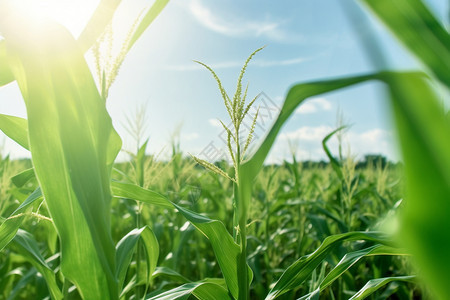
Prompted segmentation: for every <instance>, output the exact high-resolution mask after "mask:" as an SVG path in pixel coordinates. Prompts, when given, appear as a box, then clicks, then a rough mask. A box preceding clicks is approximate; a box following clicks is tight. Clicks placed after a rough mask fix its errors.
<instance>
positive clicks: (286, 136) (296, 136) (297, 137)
mask: <svg viewBox="0 0 450 300" xmlns="http://www.w3.org/2000/svg"><path fill="white" fill-rule="evenodd" d="M331 131H333V128H332V127H330V126H326V125H322V126H318V127H311V126H304V127H300V128H299V129H297V130H295V131H291V132H287V133H283V134H281V140H284V141H287V140H292V141H300V144H301V142H302V141H309V142H314V141H319V142H320V141H322V139H323V138H324V137H325V136H326V135H327V134H328V133H330V132H331Z"/></svg>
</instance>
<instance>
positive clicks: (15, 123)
mask: <svg viewBox="0 0 450 300" xmlns="http://www.w3.org/2000/svg"><path fill="white" fill-rule="evenodd" d="M0 130H1V131H3V133H4V134H5V135H6V136H8V137H9V138H11V139H12V140H13V141H15V142H16V143H18V144H19V145H20V146H22V147H24V148H25V149H27V150H29V146H28V122H27V120H25V119H23V118H19V117H14V116H8V115H3V114H0Z"/></svg>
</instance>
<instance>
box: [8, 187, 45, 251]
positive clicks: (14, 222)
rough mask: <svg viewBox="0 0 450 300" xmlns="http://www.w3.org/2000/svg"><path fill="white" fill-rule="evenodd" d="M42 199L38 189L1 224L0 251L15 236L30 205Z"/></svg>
mask: <svg viewBox="0 0 450 300" xmlns="http://www.w3.org/2000/svg"><path fill="white" fill-rule="evenodd" d="M39 199H42V193H41V190H40V189H39V188H38V189H36V190H35V191H34V192H33V193H32V194H31V195H30V196H28V198H27V199H26V200H25V201H24V202H23V203H22V204H21V205H20V206H19V207H18V208H17V209H16V210H15V211H14V212H13V213H12V214H11V215H10V216H9V218H7V219H6V220H5V221H4V222H3V223H2V225H0V251H1V250H3V248H5V247H6V246H7V245H8V244H9V243H10V242H11V241H12V239H13V238H14V236H15V235H16V233H17V230H19V227H20V225H21V224H22V221H23V219H24V217H25V214H26V212H27V211H28V210H29V208H30V205H31V204H32V203H34V202H35V201H36V200H39Z"/></svg>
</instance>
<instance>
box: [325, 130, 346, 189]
mask: <svg viewBox="0 0 450 300" xmlns="http://www.w3.org/2000/svg"><path fill="white" fill-rule="evenodd" d="M343 129H345V126H342V127H339V128H338V129H336V130H333V131H332V132H330V133H329V134H328V135H327V136H326V137H325V138H324V139H323V140H322V147H323V150H324V151H325V154H326V155H327V157H328V159H329V160H330V163H331V167H332V168H333V170H334V172H335V173H336V175H337V176H338V177H339V179H340V180H344V175H343V174H342V169H341V164H340V163H339V162H338V161H337V159H336V158H334V156H333V155H332V154H331V151H330V149H329V148H328V146H327V143H328V141H329V140H330V139H331V137H332V136H333V135H335V134H336V133H338V132H339V131H341V130H343Z"/></svg>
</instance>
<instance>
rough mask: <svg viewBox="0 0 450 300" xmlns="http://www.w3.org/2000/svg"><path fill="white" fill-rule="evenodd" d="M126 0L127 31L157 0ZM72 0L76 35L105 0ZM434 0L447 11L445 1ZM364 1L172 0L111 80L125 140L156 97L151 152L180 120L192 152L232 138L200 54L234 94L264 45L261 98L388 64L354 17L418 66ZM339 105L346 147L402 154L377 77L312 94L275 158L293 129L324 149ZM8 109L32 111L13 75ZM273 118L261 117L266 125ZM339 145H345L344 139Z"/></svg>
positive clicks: (16, 153)
mask: <svg viewBox="0 0 450 300" xmlns="http://www.w3.org/2000/svg"><path fill="white" fill-rule="evenodd" d="M81 2H82V1H81ZM126 2H127V1H124V3H123V5H122V7H120V9H121V13H120V15H119V16H118V19H117V20H116V27H115V28H119V29H118V36H117V40H118V41H120V33H121V31H123V29H122V28H126V27H127V25H126V24H130V21H132V20H133V19H134V18H135V17H136V16H137V13H138V12H139V11H140V10H141V9H142V8H144V7H145V5H147V4H148V3H149V2H148V1H141V0H139V1H134V2H133V4H131V2H129V1H128V2H129V3H126ZM55 3H58V2H57V1H55ZM69 3H70V2H69V1H60V2H59V4H55V5H60V12H59V16H60V17H59V19H60V21H61V22H62V23H63V25H66V26H67V27H68V28H69V29H70V30H71V31H72V33H73V34H74V35H75V36H77V34H79V32H80V30H81V24H82V23H83V22H84V21H85V20H87V19H88V17H89V14H90V13H92V11H93V9H94V8H95V4H96V3H98V1H85V4H84V6H83V5H81V7H82V9H78V10H77V11H76V15H75V16H74V15H71V13H73V11H74V10H73V7H72V6H73V2H72V4H69ZM78 3H80V2H78ZM150 3H151V2H150ZM426 3H428V4H429V5H430V7H431V9H433V10H434V12H435V13H436V14H437V16H438V17H439V18H440V19H441V20H445V18H446V17H447V15H448V9H449V8H448V3H447V1H445V0H429V1H426ZM343 4H345V6H344V5H343ZM70 5H72V6H70ZM127 5H132V6H127ZM355 7H356V8H357V9H358V10H360V9H359V8H358V7H357V6H355V5H353V2H352V1H347V0H345V1H337V0H314V1H298V0H297V1H294V0H290V1H277V2H275V1H270V0H264V1H256V0H248V1H231V0H227V1H206V0H172V1H171V2H170V3H169V4H168V5H167V7H166V8H165V10H164V11H163V12H162V14H161V15H160V16H159V17H158V18H157V20H156V21H155V22H154V23H153V24H152V25H151V26H150V28H149V29H148V31H147V32H146V33H145V34H144V35H143V36H142V39H141V40H140V41H138V43H137V44H136V45H135V47H134V48H133V49H132V51H131V52H130V53H129V56H128V57H127V58H126V60H125V62H124V64H123V66H122V68H121V71H120V73H119V76H118V77H117V79H116V82H115V83H114V85H113V87H112V88H111V91H110V98H109V99H108V103H107V105H108V110H109V112H110V114H111V116H112V118H113V120H114V124H115V127H116V129H117V131H118V132H119V134H120V135H121V136H122V138H123V140H124V148H125V149H127V150H132V149H133V145H134V142H133V139H132V137H131V136H130V135H129V134H128V133H127V131H126V130H125V126H126V125H125V124H126V117H127V116H128V117H129V118H133V114H134V112H135V111H136V110H137V109H138V108H140V107H142V106H145V107H146V119H145V120H146V128H147V130H146V131H145V136H148V137H149V138H150V143H149V145H150V146H149V151H150V152H152V153H160V152H161V151H162V156H164V155H165V154H164V153H165V152H170V139H171V135H172V134H173V133H174V132H175V131H176V130H177V128H181V129H180V133H179V140H180V144H181V148H182V149H183V150H184V151H185V152H190V153H192V154H200V153H202V150H205V148H206V147H208V145H210V143H214V145H215V146H216V147H218V148H224V146H225V145H223V143H222V142H221V139H220V133H221V132H222V130H221V129H220V127H218V126H217V125H218V124H217V119H221V120H223V121H224V123H226V124H227V123H228V118H227V114H226V110H225V107H224V106H223V103H222V100H221V97H220V93H219V91H218V89H217V85H216V83H215V82H214V80H213V78H212V77H211V74H210V73H209V72H208V71H207V70H205V69H204V68H203V67H201V66H200V65H198V64H196V63H194V62H193V60H199V61H202V62H204V63H206V64H208V65H210V66H211V67H212V68H213V69H214V70H215V71H216V73H217V74H218V75H219V77H220V78H221V80H222V82H223V84H224V86H225V88H226V89H227V91H228V92H229V94H232V93H233V92H234V89H235V84H236V80H237V77H238V74H239V71H240V69H241V66H242V64H243V63H244V61H245V59H246V58H247V56H248V55H249V54H250V53H251V52H253V51H254V50H255V49H257V48H259V47H261V46H264V45H265V46H266V48H265V49H263V50H262V51H261V52H259V53H258V54H257V55H256V56H255V58H254V59H253V60H252V62H251V63H250V65H249V67H248V69H247V72H246V76H245V78H244V82H249V83H250V86H249V96H250V97H251V98H252V97H253V96H255V95H257V94H259V93H260V92H264V94H265V95H266V97H268V98H270V99H271V100H272V101H273V102H274V103H275V104H276V105H279V106H280V105H281V103H282V101H283V100H284V96H285V95H286V93H287V91H288V89H289V87H290V86H292V85H293V84H294V83H299V82H304V81H311V80H317V79H324V78H330V77H337V76H342V75H350V74H359V73H365V72H370V71H374V70H376V69H377V68H378V67H379V66H373V65H372V64H371V63H370V60H369V59H368V56H367V55H366V53H365V51H364V50H363V47H362V46H361V43H360V41H361V40H360V39H359V38H358V36H357V34H356V31H355V27H357V28H358V29H360V30H361V31H362V32H365V34H363V37H365V38H371V37H372V35H370V34H367V32H369V31H370V32H372V34H373V36H375V37H376V38H377V39H378V40H379V41H380V44H381V46H382V48H383V51H384V54H385V56H386V58H387V61H388V63H389V67H390V68H397V69H413V68H420V64H419V63H417V62H416V61H415V60H414V58H413V57H412V56H411V55H409V53H408V52H407V51H406V50H405V49H404V48H403V47H402V46H401V45H399V43H398V42H397V41H396V40H395V38H393V37H392V36H391V35H390V34H389V32H388V31H387V30H386V29H385V28H384V27H383V25H381V24H380V23H378V22H377V21H376V20H375V19H374V18H372V17H371V16H370V15H369V14H367V13H366V12H365V10H364V11H362V10H361V12H362V13H363V14H365V17H364V20H365V22H363V23H360V22H356V23H352V22H351V21H350V20H349V16H348V14H346V13H345V9H348V8H355ZM64 13H66V14H67V15H64ZM61 16H63V17H61ZM447 20H448V19H447ZM447 22H448V21H447ZM447 24H448V23H447ZM88 60H89V61H90V58H89V56H88ZM338 111H340V112H341V114H342V116H343V119H344V120H345V123H346V124H350V125H352V126H351V128H350V129H349V130H348V131H347V132H346V136H345V138H344V141H345V143H344V149H348V148H349V149H350V150H351V153H352V154H353V155H359V157H361V156H362V155H364V154H365V153H381V154H384V155H387V156H388V157H389V158H391V159H397V158H398V156H397V154H396V153H397V152H396V150H395V148H396V146H395V142H394V138H395V132H394V130H393V128H392V125H391V121H390V115H389V111H388V109H387V102H386V99H384V94H383V90H382V89H381V86H380V85H378V84H374V83H370V84H363V85H360V86H358V87H356V88H351V89H347V90H345V91H340V92H337V93H330V94H325V95H322V96H320V97H318V98H315V99H310V100H308V102H306V103H305V104H304V105H303V107H302V108H300V109H299V110H298V111H297V112H296V113H295V114H294V115H293V116H292V117H291V119H290V120H289V121H288V123H287V124H286V125H285V127H284V129H283V131H282V134H281V135H280V136H279V138H278V140H277V143H276V145H275V147H274V148H273V150H272V152H271V155H270V158H269V160H270V161H272V162H280V161H282V159H283V158H285V157H287V156H288V155H289V148H288V140H291V141H292V142H293V143H294V144H296V145H297V155H298V157H299V159H305V160H306V159H315V160H316V159H321V158H324V154H323V151H322V150H321V144H320V143H321V140H322V139H323V137H324V136H325V135H326V134H327V133H329V132H330V131H332V130H333V129H335V128H336V126H337V115H338ZM0 113H4V114H11V115H17V116H23V117H24V116H25V115H26V113H25V107H24V104H23V101H22V99H21V96H20V93H19V91H18V88H17V86H16V85H15V84H10V85H8V86H6V87H3V88H1V89H0ZM261 127H263V126H261ZM264 130H265V129H264V128H262V129H260V132H259V136H262V135H263V133H264ZM2 140H4V147H3V152H4V153H11V155H12V156H13V157H21V156H26V155H27V153H26V151H24V150H21V149H20V147H19V146H17V145H15V144H14V143H13V142H11V141H9V140H8V139H7V138H4V137H0V143H1V141H2ZM256 144H257V141H255V142H254V145H256ZM331 145H332V149H336V148H335V147H336V145H337V141H336V140H334V141H332V142H331ZM345 151H347V150H345ZM121 157H122V158H125V157H126V156H125V155H124V154H122V156H121Z"/></svg>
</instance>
